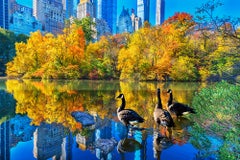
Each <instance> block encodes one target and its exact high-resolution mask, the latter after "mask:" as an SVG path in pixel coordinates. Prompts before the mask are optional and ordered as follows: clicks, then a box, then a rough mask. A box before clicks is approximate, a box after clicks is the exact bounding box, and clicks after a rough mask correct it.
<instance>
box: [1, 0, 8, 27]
mask: <svg viewBox="0 0 240 160" xmlns="http://www.w3.org/2000/svg"><path fill="white" fill-rule="evenodd" d="M8 22H9V0H0V27H1V28H5V29H8V27H9V23H8Z"/></svg>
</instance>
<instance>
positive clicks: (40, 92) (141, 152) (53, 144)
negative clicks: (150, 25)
mask: <svg viewBox="0 0 240 160" xmlns="http://www.w3.org/2000/svg"><path fill="white" fill-rule="evenodd" d="M5 87H6V88H4V87H2V89H4V90H1V91H0V94H1V96H0V100H1V101H0V110H1V113H0V125H1V131H0V137H1V139H0V145H1V152H0V153H1V154H0V155H1V157H0V159H1V160H5V159H6V160H9V159H30V160H31V159H50V158H52V159H73V160H74V159H79V157H82V158H89V159H156V158H160V155H161V154H160V152H161V153H162V154H163V153H164V152H165V150H167V149H168V148H171V147H172V146H174V145H181V147H182V149H185V148H184V147H185V146H184V144H186V143H188V139H189V137H190V135H189V134H188V127H189V126H191V125H192V124H191V121H190V120H189V119H187V118H185V119H184V118H181V119H179V120H176V119H174V121H176V122H175V123H176V126H175V127H174V128H173V130H172V136H170V137H164V136H162V134H161V132H160V130H158V131H153V128H154V121H153V117H152V115H153V110H154V107H155V104H156V88H158V87H160V88H161V90H163V93H162V95H161V96H162V97H161V98H162V101H163V105H164V104H166V102H167V99H168V96H167V94H166V93H165V92H164V91H165V90H167V89H168V88H173V90H174V93H175V95H176V96H175V97H176V98H177V99H178V101H183V102H186V103H190V102H191V98H192V96H193V95H194V92H195V91H196V90H197V89H198V87H199V85H198V84H194V85H191V88H187V90H186V86H185V85H178V84H161V83H146V82H139V83H131V82H130V83H126V82H118V81H108V82H104V81H59V82H56V81H52V82H46V81H44V82H41V81H17V80H8V81H6V86H5ZM119 93H124V95H125V98H126V101H127V103H126V108H130V109H134V110H137V111H138V113H139V114H140V115H141V116H143V117H144V119H145V120H146V121H145V122H144V123H143V124H141V125H140V126H139V128H143V129H136V128H135V129H133V130H130V131H129V132H128V133H127V130H126V127H124V126H123V125H122V123H120V122H119V120H118V118H117V115H116V110H117V107H118V106H119V105H120V104H119V103H120V102H119V101H116V99H115V97H116V96H117V95H118V94H119ZM1 97H5V98H4V99H6V100H3V99H2V98H1ZM6 106H8V107H6ZM164 107H166V106H165V105H164ZM74 112H81V113H87V114H89V115H90V116H92V117H93V120H94V124H93V125H89V126H85V125H84V124H87V123H83V122H79V121H77V120H76V119H75V118H74V117H73V116H72V113H74ZM155 132H156V133H157V135H158V136H155V134H154V133H155ZM106 146H107V147H106ZM27 148H28V149H27ZM192 149H194V148H193V147H192ZM154 152H156V153H154ZM175 152H180V150H179V151H178V150H176V151H175ZM23 153H24V156H23ZM191 154H192V155H194V154H195V152H193V151H192V152H191ZM154 155H155V156H154ZM183 159H184V157H183Z"/></svg>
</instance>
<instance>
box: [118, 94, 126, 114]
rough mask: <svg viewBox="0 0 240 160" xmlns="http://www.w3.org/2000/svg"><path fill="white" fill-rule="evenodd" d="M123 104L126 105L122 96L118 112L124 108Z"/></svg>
mask: <svg viewBox="0 0 240 160" xmlns="http://www.w3.org/2000/svg"><path fill="white" fill-rule="evenodd" d="M125 105H126V100H125V98H124V97H123V98H122V104H121V106H120V107H119V109H118V112H119V111H121V110H123V109H124V108H125Z"/></svg>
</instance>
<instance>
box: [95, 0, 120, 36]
mask: <svg viewBox="0 0 240 160" xmlns="http://www.w3.org/2000/svg"><path fill="white" fill-rule="evenodd" d="M93 3H94V5H95V6H96V7H95V16H96V18H98V19H104V20H105V21H106V22H107V24H108V26H109V28H110V30H111V33H113V34H115V33H116V26H117V0H93Z"/></svg>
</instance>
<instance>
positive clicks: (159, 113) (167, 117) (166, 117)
mask: <svg viewBox="0 0 240 160" xmlns="http://www.w3.org/2000/svg"><path fill="white" fill-rule="evenodd" d="M157 99H158V103H157V105H156V107H155V109H154V112H153V117H154V120H155V122H156V123H157V124H158V125H161V126H165V127H173V126H174V122H173V119H172V117H171V114H170V113H169V112H168V111H167V110H165V109H163V108H162V102H161V97H160V89H159V88H158V89H157Z"/></svg>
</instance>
